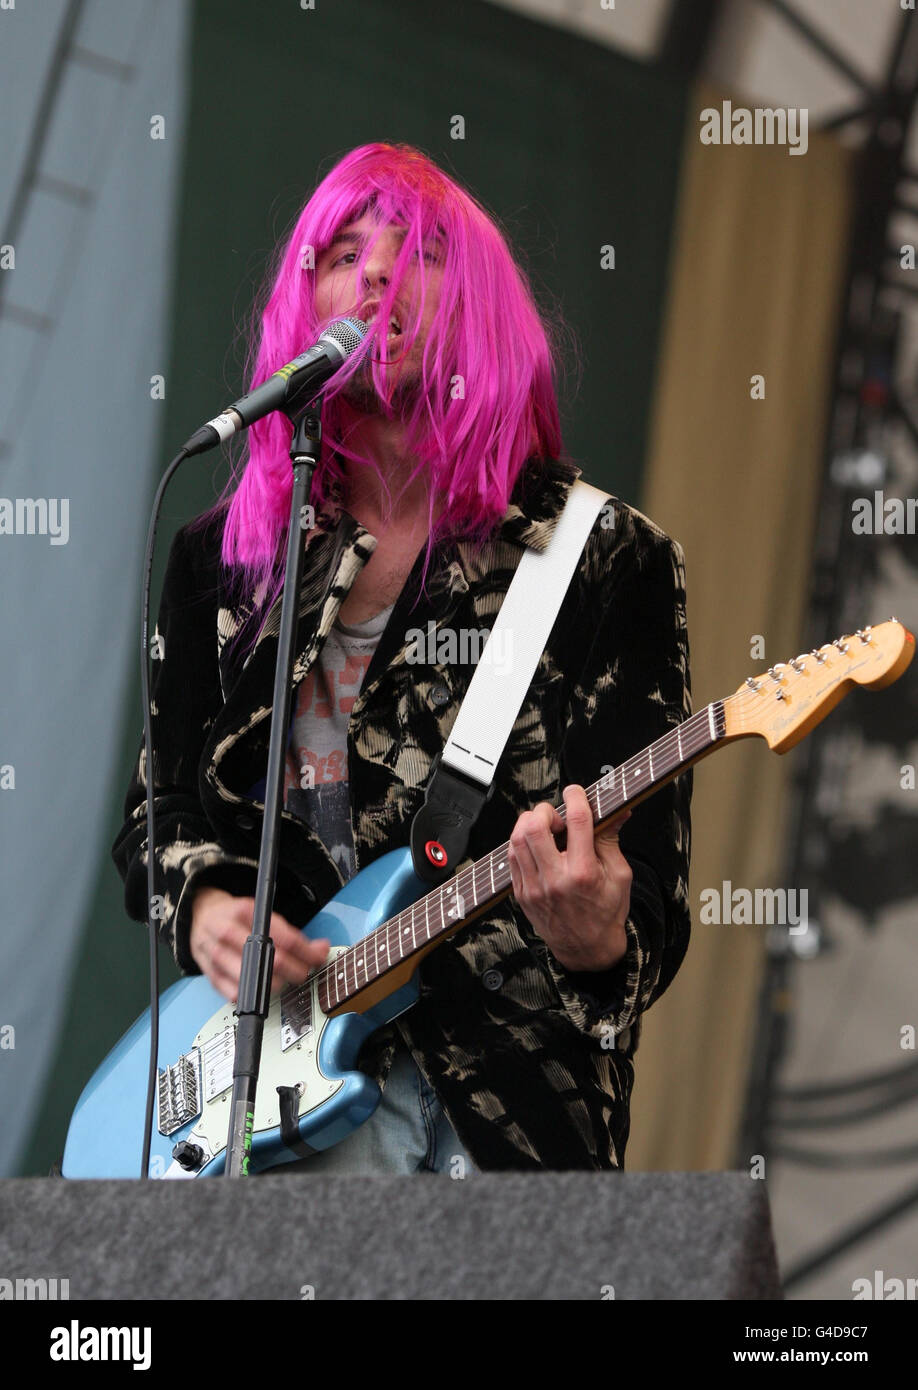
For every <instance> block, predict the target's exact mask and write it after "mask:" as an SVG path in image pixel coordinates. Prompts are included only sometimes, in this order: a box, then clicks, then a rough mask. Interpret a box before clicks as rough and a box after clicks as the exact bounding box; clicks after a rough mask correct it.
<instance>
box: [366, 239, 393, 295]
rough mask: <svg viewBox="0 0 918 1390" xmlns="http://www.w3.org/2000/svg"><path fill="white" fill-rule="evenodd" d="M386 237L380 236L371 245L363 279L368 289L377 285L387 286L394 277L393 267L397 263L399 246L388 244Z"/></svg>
mask: <svg viewBox="0 0 918 1390" xmlns="http://www.w3.org/2000/svg"><path fill="white" fill-rule="evenodd" d="M386 241H387V239H386V237H385V236H380V237H377V239H376V244H375V245H374V246H371V247H370V250H369V252H368V254H367V259H366V261H365V263H364V267H363V281H364V286H365V288H366V289H372V288H373V287H374V286H376V285H380V286H382V287H385V286H386V285H388V284H389V282H390V280H391V278H392V267H393V265H394V264H395V259H396V255H397V248H396V247H392V246H388V245H387V244H386Z"/></svg>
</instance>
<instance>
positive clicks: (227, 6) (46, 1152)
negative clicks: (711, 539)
mask: <svg viewBox="0 0 918 1390" xmlns="http://www.w3.org/2000/svg"><path fill="white" fill-rule="evenodd" d="M609 17H610V22H612V21H613V20H614V15H613V14H612V12H610V15H609ZM188 78H189V82H190V93H189V108H188V127H187V132H186V137H185V152H184V172H183V179H182V185H181V190H180V204H179V207H178V208H177V209H176V211H175V214H174V215H175V218H176V225H177V253H176V255H177V259H176V278H175V283H174V285H173V286H167V285H164V286H163V293H164V294H168V295H171V297H172V302H173V340H172V351H171V363H170V367H169V370H168V375H167V396H166V401H165V402H164V428H163V441H162V447H161V457H160V459H159V461H158V463H157V467H156V474H157V476H159V474H160V473H161V471H162V469H163V467H164V466H165V463H166V462H167V460H168V459H169V458H170V457H171V455H172V453H173V452H174V451H175V449H176V448H177V447H178V446H179V445H180V444H181V442H182V441H183V440H184V439H185V438H186V437H187V436H188V435H189V434H190V433H191V431H192V430H193V429H194V428H196V427H197V426H198V425H199V424H200V423H202V422H203V421H204V420H205V419H207V418H208V417H209V416H211V415H213V414H215V413H216V411H217V410H218V409H219V408H220V407H222V406H223V405H224V404H225V403H226V402H227V401H228V400H231V399H233V398H234V397H235V396H237V395H239V394H240V393H241V391H242V389H243V382H242V378H241V363H242V349H241V346H240V345H239V344H238V343H237V342H236V338H237V334H238V328H239V326H240V325H241V324H242V323H243V322H244V321H245V320H246V318H247V316H248V313H249V310H250V306H251V301H252V296H253V292H254V289H255V287H256V285H257V284H258V283H259V282H260V279H261V276H262V273H263V269H264V266H265V263H266V260H267V258H268V256H269V254H270V252H271V251H272V249H273V246H274V244H275V241H276V239H277V238H278V237H280V235H281V234H282V233H283V232H284V231H286V230H287V228H288V227H289V226H290V224H291V222H292V220H293V218H294V216H295V214H296V213H297V211H298V210H299V208H300V207H301V205H302V203H303V201H304V200H305V198H306V196H307V194H308V192H309V190H310V189H311V187H312V186H313V184H314V183H315V182H316V179H317V177H319V176H321V175H322V174H324V173H325V172H326V171H327V170H328V169H329V168H330V167H331V165H332V164H333V163H334V162H335V160H336V159H337V158H338V157H340V155H342V154H344V153H345V152H346V151H347V150H349V149H351V148H353V147H354V146H355V145H358V144H363V143H365V142H368V141H372V140H380V139H383V140H404V141H408V142H410V143H411V144H414V145H418V146H419V147H420V148H421V149H423V150H425V151H426V152H427V153H428V154H430V155H431V156H432V157H433V158H434V159H435V160H436V161H437V162H438V163H440V164H441V165H442V166H443V167H444V168H446V169H447V170H448V171H449V172H450V173H452V174H453V175H454V176H455V177H457V178H458V179H459V180H460V182H463V183H465V184H466V185H467V186H468V187H469V188H470V189H471V190H472V191H473V192H474V193H475V194H476V195H477V196H478V197H479V198H480V199H481V200H482V202H484V204H485V205H486V206H487V207H488V208H489V209H490V210H491V211H492V212H494V213H496V214H497V216H498V217H499V219H500V220H501V221H502V224H503V226H504V228H505V230H506V231H507V233H508V235H509V236H510V239H511V241H512V242H513V243H514V245H515V246H516V247H517V249H518V251H519V252H520V253H521V256H522V259H523V261H524V264H525V265H526V266H527V269H528V270H529V272H530V274H531V275H532V277H533V281H534V284H535V287H536V291H537V294H539V295H540V297H541V298H542V299H543V302H544V303H546V304H547V305H549V306H551V305H553V304H554V305H557V306H558V307H560V309H561V312H562V314H563V317H564V319H565V320H566V322H567V324H568V325H569V326H570V328H571V329H573V331H574V334H575V336H576V341H577V343H578V352H579V355H580V358H581V364H580V385H579V391H576V393H575V390H574V387H575V385H576V379H577V375H578V372H577V369H576V367H575V370H574V371H573V372H572V373H571V377H570V379H569V381H568V383H567V387H566V388H565V390H564V392H563V394H562V411H563V418H564V425H565V438H566V443H567V447H568V450H569V451H570V452H571V453H572V454H573V456H574V457H575V458H576V459H577V461H578V462H579V463H580V465H581V467H582V468H583V469H584V472H585V475H586V477H587V479H588V480H589V481H591V482H594V483H596V484H597V485H600V486H603V487H606V488H608V489H609V490H611V491H614V492H617V493H619V494H620V495H622V496H624V497H625V498H627V499H628V500H630V501H638V500H639V494H640V479H641V470H642V465H643V457H644V443H645V437H646V432H647V424H648V412H649V402H650V393H651V387H652V378H653V369H654V358H655V352H656V346H657V337H658V329H659V322H660V315H661V308H662V304H663V299H664V294H665V284H666V266H667V255H668V247H669V237H670V230H671V226H672V220H673V211H674V203H675V193H676V178H677V173H678V161H679V152H680V148H681V135H682V122H683V107H684V103H685V98H686V92H685V88H684V86H683V85H681V84H680V83H678V82H677V81H676V80H674V79H673V78H672V76H670V75H664V74H662V73H660V72H658V71H656V70H653V69H650V68H648V67H646V66H644V65H642V64H639V63H635V62H632V61H631V60H629V59H626V58H623V57H620V56H618V55H617V54H615V53H613V52H612V51H611V50H607V49H604V48H600V47H598V46H596V45H593V44H590V43H587V42H584V41H582V40H579V39H576V38H573V37H571V36H570V35H568V34H565V33H564V32H563V31H561V30H558V29H554V28H549V27H546V26H543V25H540V24H536V23H534V22H531V21H528V20H525V19H523V18H521V17H520V16H518V15H517V14H515V13H513V12H510V11H505V10H503V9H500V8H499V7H497V6H496V5H491V4H486V3H461V4H444V5H435V4H432V3H430V2H429V0H427V3H422V0H397V3H395V2H394V0H334V3H332V0H316V7H315V9H314V10H308V9H307V10H303V9H300V8H299V7H298V6H297V5H296V4H294V3H293V2H292V0H258V3H257V4H256V3H253V2H252V0H199V2H198V3H197V4H196V5H195V9H194V20H193V40H192V50H191V67H190V72H189V74H188ZM456 114H459V115H462V116H463V117H464V118H465V123H466V129H465V139H464V140H453V139H451V138H450V122H451V118H452V117H453V116H454V115H456ZM606 243H610V244H612V245H614V247H615V256H616V269H615V270H602V269H601V268H600V248H601V246H603V245H604V244H606ZM306 346H308V345H307V344H305V343H304V344H303V347H304V348H305V347H306ZM214 457H215V456H214V455H208V456H205V458H204V459H199V460H195V461H192V462H191V463H188V464H186V465H185V467H184V472H183V474H182V475H181V476H180V479H179V481H178V482H177V483H176V484H175V485H174V486H173V488H172V489H171V490H170V493H169V497H168V501H167V507H166V512H165V516H164V519H163V522H162V527H161V531H160V540H159V545H158V553H159V556H160V560H159V562H158V564H157V568H156V572H155V573H156V576H157V577H158V576H161V573H162V568H163V561H164V558H165V555H166V553H167V551H168V542H169V540H170V538H171V535H172V533H173V532H174V530H175V529H176V528H177V526H178V525H180V524H181V523H182V522H183V521H185V520H186V519H187V518H188V517H190V516H192V515H194V514H196V513H197V512H200V511H202V510H203V509H204V508H205V507H206V506H208V505H209V504H210V503H211V501H212V500H213V498H214V496H215V486H216V490H219V487H220V486H222V483H223V480H224V473H223V471H222V470H221V467H220V465H219V463H217V464H214V463H213V462H212V459H213V458H214ZM151 495H152V493H151ZM140 566H141V557H140V556H139V555H138V557H137V575H136V577H134V578H133V579H131V582H133V583H135V584H139V574H140ZM113 582H115V579H114V577H113ZM134 651H135V644H132V647H131V677H132V679H131V685H132V690H131V694H130V698H129V700H128V703H127V707H126V709H125V725H124V730H123V732H122V734H121V740H122V756H121V760H120V771H119V776H118V778H117V781H116V785H115V786H113V787H112V789H111V816H110V824H109V833H108V836H107V839H106V842H105V843H104V844H102V845H100V846H99V878H98V886H97V890H96V894H95V900H94V904H93V907H92V911H91V913H90V914H89V918H88V920H87V922H86V930H85V936H84V941H83V944H82V948H81V951H80V953H79V957H78V964H77V967H76V970H75V975H74V985H73V995H72V1000H71V1010H70V1017H69V1018H68V1019H67V1020H66V1022H65V1026H64V1029H63V1032H62V1043H61V1047H60V1053H59V1056H58V1058H57V1060H56V1062H55V1065H54V1068H53V1072H52V1075H53V1085H50V1086H49V1087H48V1091H47V1094H46V1097H45V1103H44V1105H43V1108H42V1111H41V1115H40V1120H39V1123H38V1125H37V1127H36V1131H35V1133H34V1135H33V1140H32V1143H31V1145H30V1148H29V1152H28V1155H27V1159H26V1162H25V1163H24V1165H23V1171H24V1172H26V1173H42V1172H47V1171H48V1168H49V1166H50V1164H51V1163H52V1162H53V1161H54V1160H56V1159H57V1158H58V1157H59V1155H60V1153H61V1151H62V1148H63V1140H64V1136H65V1134H66V1127H67V1120H68V1117H69V1114H70V1111H71V1110H72V1108H73V1104H74V1102H75V1100H76V1097H77V1095H78V1094H79V1091H80V1089H81V1087H82V1085H83V1083H84V1082H85V1080H86V1079H87V1077H88V1076H89V1074H90V1073H91V1071H92V1070H93V1069H94V1067H95V1066H96V1065H97V1063H98V1062H99V1061H100V1060H101V1058H102V1056H103V1055H104V1053H105V1052H106V1051H107V1050H108V1048H109V1047H110V1046H111V1045H112V1044H113V1043H114V1041H115V1040H116V1038H117V1037H118V1036H119V1035H120V1034H121V1032H123V1031H124V1029H125V1028H126V1027H127V1026H128V1024H129V1023H130V1022H131V1021H132V1019H133V1018H134V1017H135V1016H136V1014H137V1013H139V1012H140V1011H141V1010H142V1009H143V1007H144V1006H145V1002H146V991H147V985H146V959H147V953H146V943H145V937H144V933H143V930H142V928H140V927H139V926H137V925H136V924H134V923H130V922H129V921H128V920H127V918H126V917H125V914H124V910H123V906H122V892H121V882H120V879H119V878H118V875H117V873H116V871H115V869H114V867H113V865H112V863H111V860H110V858H109V852H108V851H109V845H110V844H111V842H112V840H113V839H114V837H115V834H116V832H117V830H118V828H119V826H120V824H121V819H122V800H123V796H124V791H125V788H126V785H127V781H128V777H129V770H130V766H131V764H132V761H133V759H134V757H135V754H136V750H137V747H138V744H139V738H140V730H141V717H140V703H139V699H140V697H139V677H138V676H135V675H134V668H135V667H136V665H137V661H136V658H135V657H134ZM164 964H165V966H166V969H165V978H166V980H170V979H172V978H174V976H173V974H172V973H171V963H170V962H164Z"/></svg>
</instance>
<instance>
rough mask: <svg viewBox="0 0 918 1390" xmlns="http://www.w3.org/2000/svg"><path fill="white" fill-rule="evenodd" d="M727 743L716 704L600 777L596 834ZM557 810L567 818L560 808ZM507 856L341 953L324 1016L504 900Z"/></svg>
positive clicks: (495, 855)
mask: <svg viewBox="0 0 918 1390" xmlns="http://www.w3.org/2000/svg"><path fill="white" fill-rule="evenodd" d="M726 741H727V734H726V725H725V716H724V704H723V701H722V700H715V701H714V703H713V704H710V705H707V706H705V708H704V709H702V710H699V711H698V713H697V714H693V715H692V716H691V718H690V719H687V720H685V722H684V723H683V724H679V725H677V726H676V728H674V729H670V730H669V732H668V733H666V734H664V735H663V736H662V738H658V739H657V740H656V741H655V742H654V743H652V744H650V745H649V747H647V748H645V749H644V750H643V752H641V753H638V754H637V755H636V756H635V757H633V758H629V759H628V761H627V762H624V763H622V764H621V766H620V767H616V768H613V769H612V770H611V771H610V772H607V773H605V774H604V775H603V776H602V777H600V778H599V779H598V781H596V782H593V783H592V784H591V785H590V786H589V787H586V788H585V790H586V795H587V800H588V802H589V804H590V809H591V811H592V812H593V830H594V834H595V833H596V831H598V830H600V829H601V827H602V826H603V825H604V824H605V823H606V822H607V821H609V820H611V819H612V818H613V816H616V815H617V814H618V813H619V812H620V811H623V810H627V809H629V808H630V807H632V806H636V805H637V804H638V802H639V801H643V800H644V799H645V798H646V797H648V796H650V795H651V794H652V793H653V792H655V791H656V790H657V789H658V788H659V787H662V786H663V785H664V784H665V783H666V782H671V781H672V779H673V778H674V777H678V776H679V774H680V773H681V772H684V771H686V769H687V768H689V767H691V765H692V764H693V763H696V762H698V760H699V759H700V758H704V757H706V756H707V754H708V753H711V752H713V750H714V749H715V748H717V747H718V746H719V745H720V744H722V743H724V742H726ZM557 809H558V812H559V813H560V815H561V816H562V817H564V816H565V809H566V808H565V806H564V804H563V803H562V804H561V805H560V806H559V807H558V808H557ZM509 848H510V844H509V841H505V842H504V843H503V844H502V845H498V846H497V848H496V849H492V850H491V851H490V853H489V854H485V855H484V856H483V857H482V858H481V859H478V860H476V862H475V863H474V864H471V865H468V866H467V867H466V868H464V869H462V870H460V872H459V873H458V874H456V875H455V876H454V877H453V878H451V879H448V880H447V881H446V882H445V883H442V884H440V885H439V887H437V888H434V889H433V891H432V892H430V893H428V894H427V895H426V896H425V897H423V898H419V899H418V900H417V902H415V903H412V905H411V907H407V908H405V909H404V910H403V911H401V912H399V913H397V914H396V916H394V917H390V918H389V920H388V921H386V922H383V923H382V924H381V925H380V926H379V927H377V928H376V929H375V931H372V932H370V934H369V935H368V936H366V937H365V938H364V939H363V940H362V941H360V942H359V943H358V944H357V945H356V946H351V947H349V948H348V950H347V951H343V952H341V953H340V954H339V955H338V956H337V957H336V958H335V968H334V970H333V971H329V972H328V973H325V974H323V977H322V979H321V981H320V984H319V1004H320V1007H321V1008H322V1010H323V1012H325V1013H330V1012H331V1010H332V1009H337V1008H339V1007H340V1006H341V1005H342V1004H346V1003H347V1002H348V1001H349V1000H351V999H353V998H354V997H355V996H356V995H358V994H360V993H361V992H362V991H363V990H365V989H367V987H368V986H369V985H371V984H373V983H374V982H375V981H376V980H378V979H380V978H381V977H382V976H384V975H385V974H387V973H388V972H389V971H390V970H394V969H395V968H396V967H398V966H400V965H402V964H403V963H405V962H406V961H410V960H411V959H412V957H419V956H421V955H423V954H425V953H426V952H427V951H428V950H430V948H431V946H432V945H433V944H435V943H437V942H438V941H440V940H445V939H446V937H447V936H451V935H452V934H453V933H454V932H456V931H458V929H459V928H460V927H462V926H464V925H465V924H466V923H467V922H470V921H472V920H473V918H475V917H478V916H480V915H481V913H483V912H484V911H485V910H486V909H488V908H490V907H491V906H493V904H495V903H496V902H499V901H500V899H501V898H504V897H506V895H507V894H508V893H509V892H510V891H511V887H512V885H511V881H510V863H509V859H508V851H509Z"/></svg>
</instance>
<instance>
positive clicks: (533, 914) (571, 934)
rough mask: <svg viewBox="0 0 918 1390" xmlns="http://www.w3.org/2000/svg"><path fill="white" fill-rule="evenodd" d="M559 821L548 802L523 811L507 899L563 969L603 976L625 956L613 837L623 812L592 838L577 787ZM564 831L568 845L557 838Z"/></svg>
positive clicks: (620, 869) (624, 883)
mask: <svg viewBox="0 0 918 1390" xmlns="http://www.w3.org/2000/svg"><path fill="white" fill-rule="evenodd" d="M564 807H565V813H566V814H565V816H564V817H562V816H561V815H560V813H559V812H558V811H557V809H556V808H555V807H554V806H552V805H551V804H550V803H549V802H547V801H540V802H539V804H538V806H534V807H533V809H532V810H531V811H524V812H523V813H522V815H521V816H520V817H519V819H518V820H517V822H516V825H515V826H514V827H513V834H512V835H511V836H510V855H509V859H510V880H511V883H512V884H513V895H514V897H515V898H516V900H517V902H518V903H519V905H520V907H521V908H522V909H523V911H524V912H525V914H526V916H527V917H528V919H529V921H530V922H531V923H532V925H533V927H534V928H535V930H536V931H537V932H538V934H539V936H541V938H542V940H543V941H544V942H545V944H546V945H547V946H548V948H549V950H550V951H551V953H552V955H553V956H554V957H555V960H557V961H558V963H559V964H560V965H562V966H564V968H565V969H566V970H608V969H610V968H611V967H612V966H613V965H617V964H618V962H619V961H620V960H621V959H622V957H623V956H624V955H625V951H626V949H627V939H626V936H625V921H626V919H627V917H628V909H629V906H630V903H631V877H632V875H631V868H630V866H629V864H628V861H627V859H626V858H625V856H624V855H623V854H622V852H621V849H620V848H619V844H618V832H619V830H620V829H621V827H622V826H623V825H624V823H625V821H626V820H627V819H628V817H629V816H630V815H631V812H630V811H623V812H622V814H621V815H619V816H616V817H615V818H614V819H613V820H610V821H609V823H608V824H607V825H604V826H603V828H602V830H600V831H599V833H598V834H597V835H596V837H595V839H594V835H593V813H592V811H591V810H590V803H589V802H588V801H587V795H586V792H585V791H584V789H583V787H581V786H578V785H576V783H572V784H571V785H570V786H568V787H565V789H564ZM565 826H566V827H567V847H566V848H565V849H563V850H562V849H559V848H558V845H557V843H556V841H555V835H557V834H558V833H559V832H560V831H561V830H563V829H564V828H565Z"/></svg>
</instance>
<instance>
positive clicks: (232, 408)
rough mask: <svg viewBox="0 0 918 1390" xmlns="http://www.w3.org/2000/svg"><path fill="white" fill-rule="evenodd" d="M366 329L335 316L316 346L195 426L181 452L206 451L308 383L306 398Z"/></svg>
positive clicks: (358, 321) (354, 348)
mask: <svg viewBox="0 0 918 1390" xmlns="http://www.w3.org/2000/svg"><path fill="white" fill-rule="evenodd" d="M367 332H368V328H367V325H366V324H365V323H364V322H363V320H362V319H336V320H335V322H334V323H330V324H329V326H328V327H327V328H326V330H325V332H324V333H323V334H322V336H321V337H320V338H319V341H318V342H317V343H316V345H315V347H311V348H310V349H309V351H308V352H304V353H301V354H300V356H299V357H294V359H293V361H292V362H288V363H287V365H286V366H285V367H280V368H279V369H278V370H277V371H276V372H274V373H273V375H272V376H269V377H268V379H267V381H263V382H262V384H261V385H260V386H256V387H255V390H254V391H250V392H249V393H248V395H247V396H242V397H240V399H239V400H238V401H234V402H233V404H232V405H229V406H227V408H226V410H224V411H223V412H222V413H221V414H220V415H215V416H214V418H213V419H212V420H208V422H207V424H206V425H202V426H201V428H200V429H199V430H196V431H195V433H194V434H193V435H192V436H191V438H190V439H189V440H188V442H187V443H186V444H185V446H184V449H183V451H182V452H183V453H184V454H185V455H186V456H188V457H190V456H191V455H192V454H203V453H205V452H206V451H207V450H208V449H212V448H213V447H214V445H215V444H219V443H220V441H221V440H222V439H231V438H232V436H233V435H234V434H238V433H239V431H240V430H245V429H248V427H249V425H254V423H255V421H256V420H260V419H261V418H262V417H263V416H265V415H270V413H271V411H272V410H283V408H284V406H285V405H287V404H288V403H289V402H290V401H292V400H293V398H294V397H298V396H300V394H301V392H303V391H305V390H306V388H307V387H308V388H309V394H308V395H306V396H304V397H303V400H304V402H306V401H309V400H310V399H311V397H312V396H315V395H316V394H317V393H318V392H319V391H320V390H321V388H322V387H323V386H324V384H325V382H326V381H327V380H328V378H329V377H330V376H333V375H334V373H335V372H336V371H337V370H338V368H339V367H340V366H341V365H342V363H344V362H346V361H347V359H348V358H349V357H350V356H351V354H352V353H354V352H356V351H357V349H358V348H359V347H360V344H361V343H362V342H363V340H364V338H365V337H366V335H367Z"/></svg>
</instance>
